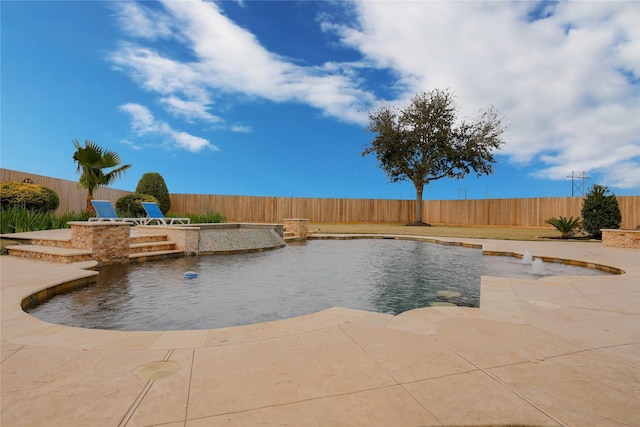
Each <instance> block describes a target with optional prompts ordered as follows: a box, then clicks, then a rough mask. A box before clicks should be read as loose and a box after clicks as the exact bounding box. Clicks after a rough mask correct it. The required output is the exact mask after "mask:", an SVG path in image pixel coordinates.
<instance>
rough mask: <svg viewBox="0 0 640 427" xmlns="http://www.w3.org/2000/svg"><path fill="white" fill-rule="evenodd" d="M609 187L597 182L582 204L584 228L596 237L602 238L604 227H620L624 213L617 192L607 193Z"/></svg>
mask: <svg viewBox="0 0 640 427" xmlns="http://www.w3.org/2000/svg"><path fill="white" fill-rule="evenodd" d="M608 192H609V189H607V187H605V186H603V185H598V184H595V185H594V186H593V187H592V188H591V189H590V190H589V192H588V193H587V195H586V197H585V199H584V202H583V204H582V211H581V215H582V224H583V226H584V229H585V230H586V231H587V233H589V234H590V235H591V236H593V237H594V238H596V239H602V231H600V230H602V229H607V228H613V229H617V228H620V224H621V223H622V215H621V213H620V207H619V206H618V199H616V196H615V194H613V193H611V194H607V193H608Z"/></svg>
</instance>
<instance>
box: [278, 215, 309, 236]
mask: <svg viewBox="0 0 640 427" xmlns="http://www.w3.org/2000/svg"><path fill="white" fill-rule="evenodd" d="M283 221H284V232H285V233H287V232H291V233H293V235H294V236H295V237H302V238H305V239H306V238H307V237H309V219H308V218H285V219H284V220H283Z"/></svg>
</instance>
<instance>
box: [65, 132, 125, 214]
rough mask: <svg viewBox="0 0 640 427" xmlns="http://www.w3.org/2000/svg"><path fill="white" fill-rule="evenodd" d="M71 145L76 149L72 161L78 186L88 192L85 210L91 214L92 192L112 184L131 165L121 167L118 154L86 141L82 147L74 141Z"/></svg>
mask: <svg viewBox="0 0 640 427" xmlns="http://www.w3.org/2000/svg"><path fill="white" fill-rule="evenodd" d="M73 145H75V147H76V152H75V153H74V154H73V160H74V161H75V162H76V164H77V167H78V169H77V170H78V173H79V174H80V179H79V180H78V184H79V185H80V186H81V187H82V188H85V189H86V190H87V191H88V193H87V205H86V210H87V212H93V211H94V209H93V205H92V204H91V200H93V193H94V191H95V190H96V189H97V188H98V187H99V186H101V185H103V186H104V185H110V184H113V183H114V182H115V181H116V180H117V179H118V178H120V177H121V176H122V175H123V174H124V173H125V171H126V170H127V169H129V168H130V167H131V165H130V164H128V165H121V164H120V163H121V161H120V156H119V155H118V153H116V152H115V151H109V150H105V149H104V148H102V147H100V146H99V145H98V144H96V143H95V142H93V141H89V140H88V139H86V140H85V141H84V147H83V146H82V145H80V143H79V142H78V140H76V139H74V140H73Z"/></svg>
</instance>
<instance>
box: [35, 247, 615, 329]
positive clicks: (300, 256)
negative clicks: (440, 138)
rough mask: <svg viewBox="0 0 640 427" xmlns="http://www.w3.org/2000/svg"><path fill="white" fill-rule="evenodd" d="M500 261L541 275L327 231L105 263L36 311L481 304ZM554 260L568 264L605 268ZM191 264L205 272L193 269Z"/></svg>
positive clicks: (145, 319) (146, 314)
mask: <svg viewBox="0 0 640 427" xmlns="http://www.w3.org/2000/svg"><path fill="white" fill-rule="evenodd" d="M501 263H507V264H508V265H512V264H516V266H517V267H518V269H520V270H523V271H525V272H526V273H527V274H532V277H536V275H535V274H533V273H531V272H530V271H527V270H530V266H526V265H522V263H521V262H520V261H518V260H517V259H513V258H507V257H486V256H483V255H482V253H481V251H480V250H477V249H469V248H463V247H459V246H447V245H439V244H433V243H425V242H420V241H406V240H382V239H361V240H319V241H311V242H308V243H293V244H289V245H287V246H286V247H285V248H282V249H278V250H274V251H268V252H259V253H246V254H237V255H218V256H201V257H184V258H177V259H170V260H164V261H155V262H148V263H144V264H136V265H130V266H125V267H123V266H113V267H104V268H102V269H101V270H100V274H99V275H98V279H97V280H98V281H97V283H96V285H93V286H89V287H87V288H84V289H80V290H77V291H74V292H71V293H68V294H63V295H58V296H56V297H54V298H52V299H51V300H48V301H46V302H44V303H43V304H41V305H39V306H37V307H35V308H33V309H31V310H30V311H29V312H30V313H31V314H32V315H34V316H35V317H37V318H39V319H41V320H45V321H48V322H52V323H58V324H63V325H70V326H80V327H87V328H97V329H116V330H180V329H212V328H220V327H227V326H237V325H246V324H254V323H260V322H266V321H271V320H277V319H284V318H289V317H295V316H300V315H304V314H309V313H313V312H317V311H320V310H323V309H326V308H330V307H345V308H353V309H360V310H368V311H375V312H380V313H388V314H394V315H395V314H399V313H402V312H404V311H407V310H411V309H414V308H420V307H426V306H429V305H438V304H443V303H444V304H453V305H460V306H471V307H477V306H478V304H479V300H480V276H481V275H482V274H490V275H500V274H499V273H500V271H501V269H504V268H503V267H500V264H501ZM518 264H520V265H518ZM550 266H553V265H550ZM554 268H556V269H557V268H561V269H562V274H571V275H573V274H604V273H601V272H597V271H594V270H589V269H586V268H579V267H573V266H565V265H557V267H554ZM187 271H193V272H197V273H198V277H197V278H194V279H185V277H184V272H187ZM497 273H498V274H497ZM509 274H513V273H511V272H510V273H509ZM550 274H558V273H556V272H555V270H554V271H553V272H550ZM538 277H539V276H538Z"/></svg>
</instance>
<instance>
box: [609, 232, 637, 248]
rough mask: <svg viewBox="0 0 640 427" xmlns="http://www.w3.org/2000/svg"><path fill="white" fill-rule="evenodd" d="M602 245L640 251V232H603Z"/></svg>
mask: <svg viewBox="0 0 640 427" xmlns="http://www.w3.org/2000/svg"><path fill="white" fill-rule="evenodd" d="M602 244H603V245H604V246H615V247H618V248H633V249H640V230H602Z"/></svg>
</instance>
